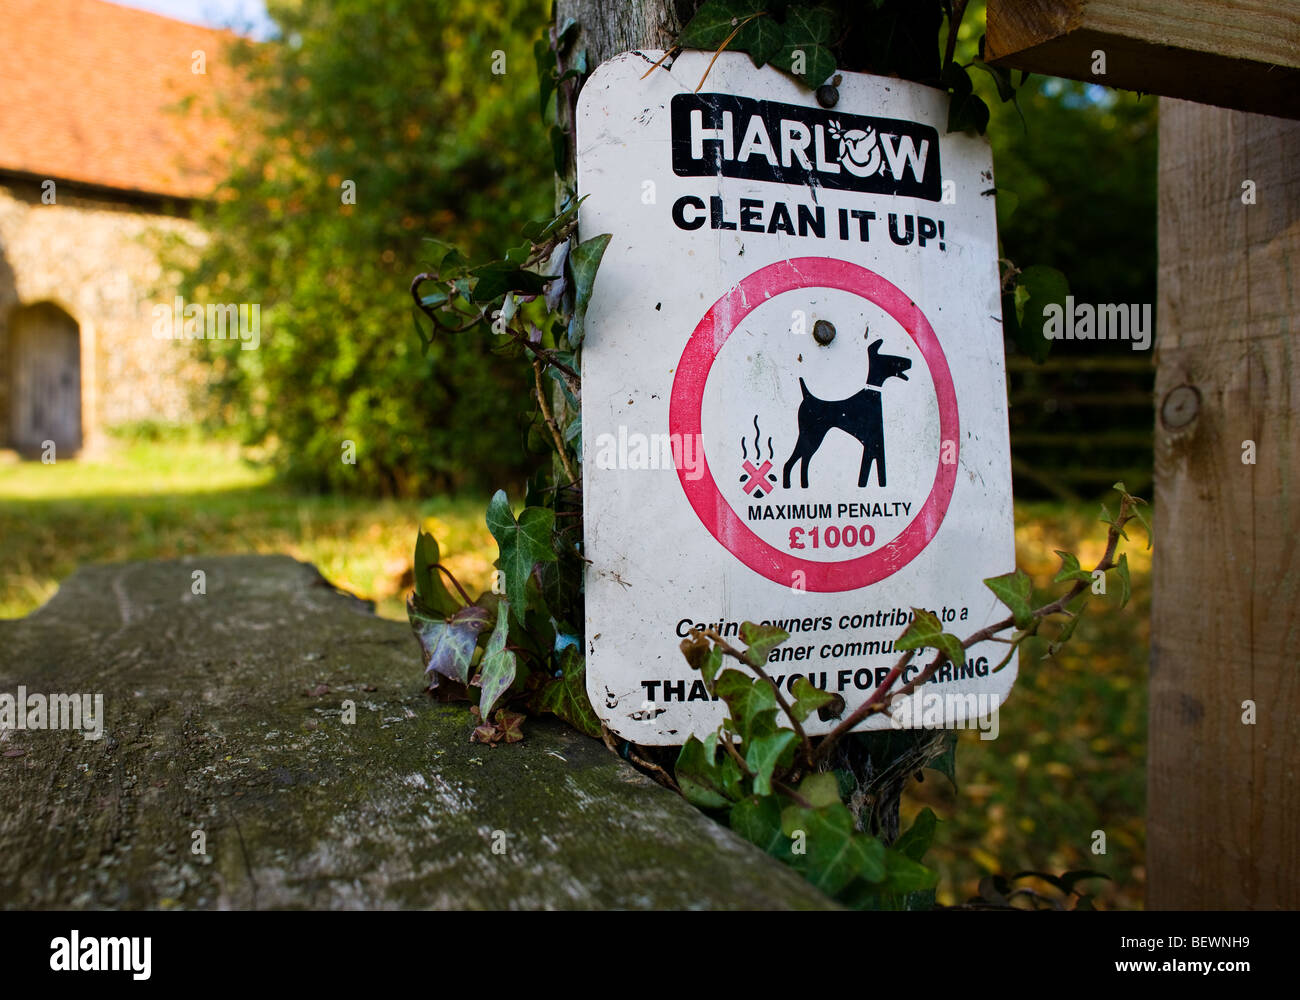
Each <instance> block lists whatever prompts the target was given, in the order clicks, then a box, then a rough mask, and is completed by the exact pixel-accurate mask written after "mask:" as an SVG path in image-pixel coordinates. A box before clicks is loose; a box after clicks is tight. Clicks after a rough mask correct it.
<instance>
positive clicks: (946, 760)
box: [926, 729, 957, 792]
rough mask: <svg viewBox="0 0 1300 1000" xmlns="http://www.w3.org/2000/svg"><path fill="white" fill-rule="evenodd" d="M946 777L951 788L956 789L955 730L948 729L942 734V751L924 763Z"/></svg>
mask: <svg viewBox="0 0 1300 1000" xmlns="http://www.w3.org/2000/svg"><path fill="white" fill-rule="evenodd" d="M926 767H928V768H929V769H930V770H932V771H938V772H939V773H940V774H942V775H943V776H944V777H945V778H947V779H948V781H949V783H950V784H951V785H952V790H953V791H954V792H955V791H957V732H956V730H953V729H949V730H946V731H945V732H944V734H943V753H941V754H939V756H938V757H935V758H934V759H933V760H932V761H930V763H928V764H927V765H926Z"/></svg>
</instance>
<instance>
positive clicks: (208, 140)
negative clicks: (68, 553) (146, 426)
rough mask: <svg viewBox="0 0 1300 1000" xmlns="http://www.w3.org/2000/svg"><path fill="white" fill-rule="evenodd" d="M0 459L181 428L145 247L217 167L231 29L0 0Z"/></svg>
mask: <svg viewBox="0 0 1300 1000" xmlns="http://www.w3.org/2000/svg"><path fill="white" fill-rule="evenodd" d="M0 24H4V25H5V29H4V35H5V44H4V46H3V47H0V448H13V449H17V450H18V451H20V452H22V453H25V454H35V453H39V452H40V451H41V450H42V447H43V445H44V442H46V441H51V440H52V441H54V442H55V444H56V447H57V449H58V454H59V455H60V456H64V455H66V454H68V453H75V452H77V451H80V450H82V449H90V448H94V447H95V446H96V444H98V443H99V442H101V441H102V440H103V434H104V432H105V430H106V429H107V428H110V427H112V426H114V425H117V424H123V423H130V422H135V421H143V420H156V421H162V422H169V423H170V422H183V421H185V420H186V419H188V418H189V417H190V416H191V415H192V413H193V400H194V395H195V392H196V391H198V390H200V389H201V386H202V384H203V380H204V369H203V366H202V365H201V364H200V363H199V362H198V361H197V360H196V356H195V352H194V346H195V345H194V344H193V343H192V342H190V341H185V340H162V339H158V338H157V337H155V336H154V335H153V324H154V306H155V305H156V304H159V303H163V304H167V305H168V306H169V307H170V305H171V303H172V302H173V298H174V295H175V287H176V283H177V280H178V279H179V274H176V273H166V272H165V271H164V265H163V263H162V260H163V257H162V254H161V253H160V252H159V247H160V245H162V243H163V242H165V241H167V240H169V239H170V240H174V239H177V238H179V239H181V240H183V241H185V242H186V243H189V244H192V245H197V244H198V243H199V242H200V241H201V239H202V237H201V233H200V230H199V228H198V227H197V226H196V225H195V223H194V222H192V221H191V215H192V212H193V209H194V207H195V205H196V204H197V203H198V202H199V201H200V200H202V199H204V198H207V197H209V196H211V194H212V193H213V190H214V188H215V186H216V183H217V182H218V180H219V179H220V178H221V177H223V176H224V175H225V173H226V169H227V166H228V162H229V160H228V156H229V151H230V149H231V148H232V139H233V136H232V130H231V127H230V125H229V124H227V123H226V122H225V120H223V119H222V118H221V117H220V116H219V115H218V113H217V105H218V97H217V95H218V94H219V93H222V92H226V93H228V92H229V91H228V89H227V90H225V91H223V90H222V88H223V87H227V86H228V82H229V78H230V71H229V69H227V68H226V66H227V63H226V57H225V48H226V46H228V45H229V44H231V43H233V42H235V41H236V38H235V36H234V35H232V34H230V33H228V32H223V31H213V30H211V29H208V28H202V27H198V26H196V25H191V24H185V23H183V22H180V21H174V20H171V19H170V18H165V17H160V16H158V15H156V14H150V13H146V12H144V11H138V10H132V9H128V8H125V7H119V6H117V5H116V4H111V3H105V2H102V0H0Z"/></svg>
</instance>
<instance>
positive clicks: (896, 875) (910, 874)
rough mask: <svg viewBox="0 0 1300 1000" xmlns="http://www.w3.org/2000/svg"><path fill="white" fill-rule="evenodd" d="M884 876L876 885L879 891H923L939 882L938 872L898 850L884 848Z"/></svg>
mask: <svg viewBox="0 0 1300 1000" xmlns="http://www.w3.org/2000/svg"><path fill="white" fill-rule="evenodd" d="M884 860H885V876H884V878H883V879H882V880H881V881H880V884H879V886H878V889H879V891H881V892H890V893H909V892H924V891H925V890H926V889H933V888H934V887H935V886H937V885H938V884H939V873H938V872H936V871H933V870H932V869H930V868H927V867H925V865H923V864H921V862H920V861H918V860H916V859H915V858H911V857H908V856H907V855H906V854H903V853H902V852H901V851H898V850H891V849H889V848H886V849H885V858H884Z"/></svg>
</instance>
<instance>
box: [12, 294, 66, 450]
mask: <svg viewBox="0 0 1300 1000" xmlns="http://www.w3.org/2000/svg"><path fill="white" fill-rule="evenodd" d="M9 345H10V346H9V352H10V354H9V372H10V383H9V399H10V407H11V411H10V421H9V428H10V436H11V437H12V439H13V446H14V447H15V448H16V449H17V450H18V451H20V452H22V453H24V454H34V453H37V452H40V451H41V450H42V449H43V447H44V443H45V442H46V441H53V442H54V444H55V448H56V451H57V454H59V455H67V454H72V453H75V452H76V451H78V450H80V448H81V331H80V329H79V328H78V326H77V321H76V320H75V319H73V318H72V317H71V316H69V315H68V314H67V313H66V312H64V311H63V310H62V309H60V308H59V307H58V306H56V305H55V304H54V303H52V302H38V303H36V304H35V305H30V306H19V307H18V308H17V309H15V310H14V312H13V317H12V321H11V322H10V324H9Z"/></svg>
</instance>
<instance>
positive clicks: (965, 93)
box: [939, 62, 989, 135]
mask: <svg viewBox="0 0 1300 1000" xmlns="http://www.w3.org/2000/svg"><path fill="white" fill-rule="evenodd" d="M939 82H940V83H942V84H943V86H944V87H945V88H946V89H947V90H948V92H949V93H950V94H951V95H952V98H951V100H950V101H949V104H948V131H949V132H964V131H966V130H967V129H975V130H976V131H977V132H979V134H980V135H983V134H984V130H985V129H986V128H988V124H989V106H988V105H987V104H985V103H984V102H983V101H982V100H981V99H980V98H979V97H977V96H975V85H974V84H973V83H971V78H970V74H969V73H968V72H967V71H966V68H965V67H964V66H961V65H959V64H957V63H955V62H950V63H948V65H947V66H945V67H944V68H943V73H942V74H941V75H940V77H939Z"/></svg>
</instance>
